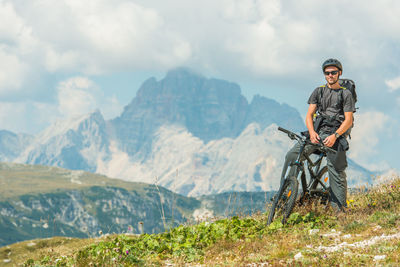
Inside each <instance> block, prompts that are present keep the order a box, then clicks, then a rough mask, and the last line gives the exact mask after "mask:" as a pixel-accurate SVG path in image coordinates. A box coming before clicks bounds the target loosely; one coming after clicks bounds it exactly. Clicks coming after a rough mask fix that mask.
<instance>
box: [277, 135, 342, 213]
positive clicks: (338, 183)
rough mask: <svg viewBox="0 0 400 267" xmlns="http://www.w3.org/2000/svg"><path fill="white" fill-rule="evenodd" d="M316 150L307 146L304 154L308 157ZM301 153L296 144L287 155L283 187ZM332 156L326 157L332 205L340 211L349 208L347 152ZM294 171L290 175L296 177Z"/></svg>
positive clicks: (322, 137) (321, 136)
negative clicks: (347, 201)
mask: <svg viewBox="0 0 400 267" xmlns="http://www.w3.org/2000/svg"><path fill="white" fill-rule="evenodd" d="M327 136H329V134H321V135H320V138H321V140H324V139H325V138H326V137H327ZM346 142H347V141H346ZM315 150H316V149H315V148H314V147H313V146H311V145H306V146H305V148H304V153H305V154H306V155H310V154H311V153H312V152H314V151H315ZM299 153H300V144H299V143H296V144H295V145H294V146H293V148H292V149H290V150H289V151H288V153H287V154H286V158H285V163H284V165H283V169H282V176H281V186H282V184H283V181H284V179H285V177H286V172H287V169H288V167H289V166H291V165H292V164H293V163H294V162H295V161H296V159H297V157H298V155H299ZM331 154H332V155H330V156H327V157H326V161H327V166H328V175H329V187H330V188H329V191H330V192H329V193H330V203H331V205H332V207H333V208H334V209H335V210H336V211H340V210H343V207H346V206H347V203H346V197H347V180H346V173H345V169H346V167H347V160H346V152H345V151H340V152H336V154H334V153H331ZM300 160H301V161H302V160H305V158H304V157H303V158H301V159H300ZM337 162H339V166H338V164H336V163H337ZM343 162H345V164H342V163H343ZM294 171H295V168H291V169H290V173H289V174H288V175H294Z"/></svg>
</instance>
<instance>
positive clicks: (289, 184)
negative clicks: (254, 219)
mask: <svg viewBox="0 0 400 267" xmlns="http://www.w3.org/2000/svg"><path fill="white" fill-rule="evenodd" d="M298 189H299V182H298V181H297V179H296V177H295V176H290V177H288V178H286V179H285V182H284V184H283V188H282V191H281V192H280V194H279V195H277V196H276V197H275V198H274V202H273V203H272V206H271V209H270V212H269V215H268V222H267V225H270V224H271V223H272V221H273V220H274V219H275V218H277V217H279V216H281V215H282V216H283V217H282V224H285V223H286V220H287V218H289V216H290V213H291V212H292V210H293V207H294V205H295V203H296V198H297V192H298Z"/></svg>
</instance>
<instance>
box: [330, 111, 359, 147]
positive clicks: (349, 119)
mask: <svg viewBox="0 0 400 267" xmlns="http://www.w3.org/2000/svg"><path fill="white" fill-rule="evenodd" d="M352 125H353V112H345V113H344V121H343V122H342V124H341V125H340V127H339V129H337V130H336V132H337V133H338V134H339V135H342V134H344V133H345V132H346V131H347V130H348V129H349V128H350V127H351V126H352ZM336 139H337V138H336V136H335V134H332V135H330V136H328V137H327V138H325V140H324V144H325V145H326V146H327V147H332V146H333V144H335V142H336Z"/></svg>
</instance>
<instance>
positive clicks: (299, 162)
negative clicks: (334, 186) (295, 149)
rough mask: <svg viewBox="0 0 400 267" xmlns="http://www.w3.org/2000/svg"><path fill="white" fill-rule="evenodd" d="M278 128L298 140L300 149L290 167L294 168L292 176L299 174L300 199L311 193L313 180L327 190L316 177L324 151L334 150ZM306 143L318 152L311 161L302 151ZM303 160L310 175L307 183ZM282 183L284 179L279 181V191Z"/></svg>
mask: <svg viewBox="0 0 400 267" xmlns="http://www.w3.org/2000/svg"><path fill="white" fill-rule="evenodd" d="M278 129H279V130H280V131H282V132H284V133H287V134H288V136H289V137H290V138H291V139H293V140H297V142H299V144H300V151H299V154H298V156H297V159H296V161H295V162H294V163H292V164H291V167H293V166H294V167H295V168H296V169H295V171H294V172H293V173H294V176H295V177H296V178H297V179H298V177H299V175H300V183H301V187H302V189H303V192H302V195H301V197H300V199H302V198H303V197H304V196H305V195H306V194H310V193H313V192H311V185H312V184H313V182H314V181H317V182H318V183H319V184H320V185H321V186H322V188H323V189H324V190H327V189H328V188H327V187H326V186H325V184H324V183H323V182H322V181H321V180H320V179H319V178H318V173H319V172H320V170H321V163H322V160H323V159H324V157H326V151H334V150H333V149H331V148H328V147H325V146H323V145H322V144H312V143H310V142H307V141H306V140H305V139H303V138H302V137H300V136H299V135H297V134H295V133H293V132H290V131H288V130H286V129H283V128H281V127H279V128H278ZM307 145H314V146H315V147H316V149H317V151H318V153H319V154H318V158H317V159H316V160H315V161H313V160H312V159H311V158H310V155H307V154H305V153H304V150H305V147H306V146H307ZM322 150H324V151H322ZM302 157H304V159H302ZM304 161H306V162H307V170H308V173H309V175H310V181H309V183H308V184H307V180H306V170H305V168H304ZM313 168H314V170H313ZM285 179H286V177H285ZM283 184H284V181H282V183H281V186H280V188H279V192H280V191H281V190H282V186H283Z"/></svg>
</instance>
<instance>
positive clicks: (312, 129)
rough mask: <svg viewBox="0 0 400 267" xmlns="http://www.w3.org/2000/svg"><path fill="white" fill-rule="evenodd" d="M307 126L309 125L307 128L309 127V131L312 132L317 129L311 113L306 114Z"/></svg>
mask: <svg viewBox="0 0 400 267" xmlns="http://www.w3.org/2000/svg"><path fill="white" fill-rule="evenodd" d="M306 126H307V129H308V132H310V133H311V132H313V131H315V129H314V122H313V119H312V117H311V116H309V115H307V116H306Z"/></svg>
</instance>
